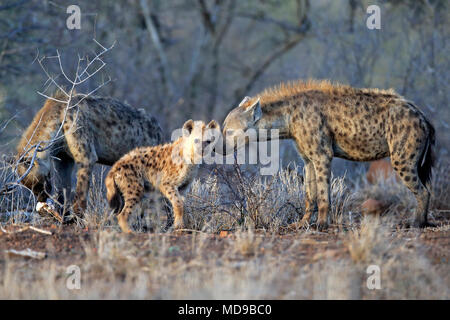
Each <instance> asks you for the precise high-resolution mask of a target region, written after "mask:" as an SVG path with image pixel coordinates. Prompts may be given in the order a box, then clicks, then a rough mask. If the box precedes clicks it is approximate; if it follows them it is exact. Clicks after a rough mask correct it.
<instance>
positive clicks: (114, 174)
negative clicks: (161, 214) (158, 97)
mask: <svg viewBox="0 0 450 320" xmlns="http://www.w3.org/2000/svg"><path fill="white" fill-rule="evenodd" d="M205 130H218V131H219V134H220V129H219V125H218V124H217V122H216V121H214V120H212V121H211V122H210V123H209V124H208V125H205V123H204V122H203V121H195V122H194V121H192V120H188V121H186V122H185V124H184V125H183V129H182V131H183V134H182V136H181V137H179V138H178V139H177V140H175V141H174V142H173V143H167V144H164V145H159V146H153V147H142V148H136V149H134V150H132V151H131V152H129V153H127V154H126V155H124V156H123V157H122V158H121V159H120V160H119V161H117V162H116V163H115V164H114V165H113V167H112V168H111V170H110V171H109V173H108V175H107V176H106V180H105V185H106V197H107V199H108V202H109V205H110V207H111V208H112V209H113V210H114V212H115V213H116V214H118V217H117V220H118V223H119V226H120V228H121V229H122V231H123V232H127V233H130V232H131V230H130V228H129V226H128V218H129V216H130V215H131V214H132V212H133V210H134V208H135V207H136V205H137V204H138V203H139V202H140V201H141V200H142V198H143V196H144V194H145V193H146V192H148V191H152V190H155V189H156V190H159V191H160V192H161V193H162V194H163V195H164V196H165V197H166V198H167V199H168V200H169V201H170V202H171V203H172V208H173V213H174V227H175V229H181V228H182V227H183V212H184V199H183V196H182V194H181V192H183V191H184V190H185V189H186V188H187V186H188V185H189V184H190V182H191V181H192V179H193V178H194V177H195V175H196V172H197V165H198V163H197V162H196V161H195V160H196V159H198V156H200V157H202V156H203V153H202V152H203V150H205V147H207V145H208V144H210V143H211V141H208V140H207V139H204V137H205ZM200 142H202V148H201V149H200V148H199V147H200V145H199V143H200Z"/></svg>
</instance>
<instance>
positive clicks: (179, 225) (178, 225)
mask: <svg viewBox="0 0 450 320" xmlns="http://www.w3.org/2000/svg"><path fill="white" fill-rule="evenodd" d="M173 228H174V229H175V230H180V229H183V228H184V224H183V221H182V220H181V221H180V220H178V221H177V220H175V222H174V224H173Z"/></svg>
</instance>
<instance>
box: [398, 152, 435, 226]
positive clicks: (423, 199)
mask: <svg viewBox="0 0 450 320" xmlns="http://www.w3.org/2000/svg"><path fill="white" fill-rule="evenodd" d="M403 159H404V157H402V158H400V157H398V156H396V155H391V162H392V166H393V168H394V170H395V171H396V172H397V174H398V175H399V177H400V179H401V180H402V182H403V184H404V185H405V186H406V187H407V188H408V189H409V190H410V191H411V192H412V193H413V194H414V197H415V198H416V201H417V208H416V212H415V214H414V221H413V223H412V226H414V227H418V228H425V227H429V226H434V225H433V224H431V223H429V222H428V218H427V216H428V207H429V203H430V191H429V190H428V189H427V188H426V187H425V186H424V185H423V183H422V182H421V181H420V178H419V174H418V170H417V164H418V159H412V160H409V161H406V163H405V161H404V160H403Z"/></svg>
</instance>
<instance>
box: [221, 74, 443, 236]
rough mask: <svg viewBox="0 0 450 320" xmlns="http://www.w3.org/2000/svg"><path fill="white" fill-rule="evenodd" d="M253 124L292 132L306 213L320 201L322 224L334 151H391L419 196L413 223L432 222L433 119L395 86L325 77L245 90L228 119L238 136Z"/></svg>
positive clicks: (366, 155) (359, 155)
mask: <svg viewBox="0 0 450 320" xmlns="http://www.w3.org/2000/svg"><path fill="white" fill-rule="evenodd" d="M247 129H278V130H279V131H280V137H281V138H282V139H293V140H294V141H295V143H296V146H297V150H298V151H299V153H300V155H301V156H302V158H303V160H304V163H305V187H306V213H305V215H304V216H303V219H302V221H301V225H303V226H304V225H307V224H309V220H310V217H311V214H312V212H313V211H314V208H315V206H316V205H317V206H318V209H319V215H318V221H317V226H318V228H319V229H320V230H322V229H325V228H326V227H327V221H328V211H329V205H330V175H331V161H332V158H333V157H340V158H344V159H348V160H354V161H371V160H377V159H380V158H384V157H388V156H390V158H391V162H392V166H393V168H394V169H395V171H396V172H397V173H398V175H399V176H400V178H401V179H402V181H403V183H404V184H405V185H406V186H407V187H408V188H409V190H411V191H412V192H413V194H414V196H415V197H416V200H417V210H416V213H415V219H414V223H413V224H414V226H417V227H425V226H427V225H429V223H428V221H427V212H428V206H429V200H430V179H431V167H432V166H433V153H432V146H433V144H434V142H435V132H434V128H433V126H432V125H431V124H430V122H429V121H428V120H427V119H426V118H425V116H424V114H423V113H422V112H421V111H420V110H419V109H418V108H417V107H416V106H415V105H414V104H413V103H411V102H410V101H407V100H405V99H404V98H403V97H401V96H400V95H398V94H397V93H395V92H394V91H393V90H379V89H357V88H352V87H349V86H344V85H332V84H330V83H329V82H327V81H309V82H302V81H298V82H294V83H288V84H281V85H280V86H279V87H276V88H272V89H267V90H265V91H264V92H262V93H261V94H259V95H257V96H255V97H253V98H250V97H246V99H244V101H243V102H242V103H241V104H240V105H239V107H237V108H235V109H234V110H232V111H231V112H230V113H229V114H228V116H227V118H226V119H225V122H224V128H223V131H224V136H225V137H226V141H228V143H230V142H231V143H234V141H235V138H236V134H233V132H237V131H239V132H242V131H240V130H244V131H245V130H247Z"/></svg>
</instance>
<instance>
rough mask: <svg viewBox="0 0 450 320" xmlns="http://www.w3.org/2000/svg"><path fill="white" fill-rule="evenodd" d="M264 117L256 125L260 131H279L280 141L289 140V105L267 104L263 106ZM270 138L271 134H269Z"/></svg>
mask: <svg viewBox="0 0 450 320" xmlns="http://www.w3.org/2000/svg"><path fill="white" fill-rule="evenodd" d="M261 110H262V117H261V119H260V120H259V121H258V122H257V123H256V126H257V128H258V129H266V130H269V131H270V130H278V134H279V139H289V138H290V133H289V115H290V111H289V105H288V104H281V103H280V102H279V103H275V104H273V103H272V104H266V105H261ZM267 134H268V135H269V136H270V134H271V133H270V132H268V133H267Z"/></svg>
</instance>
